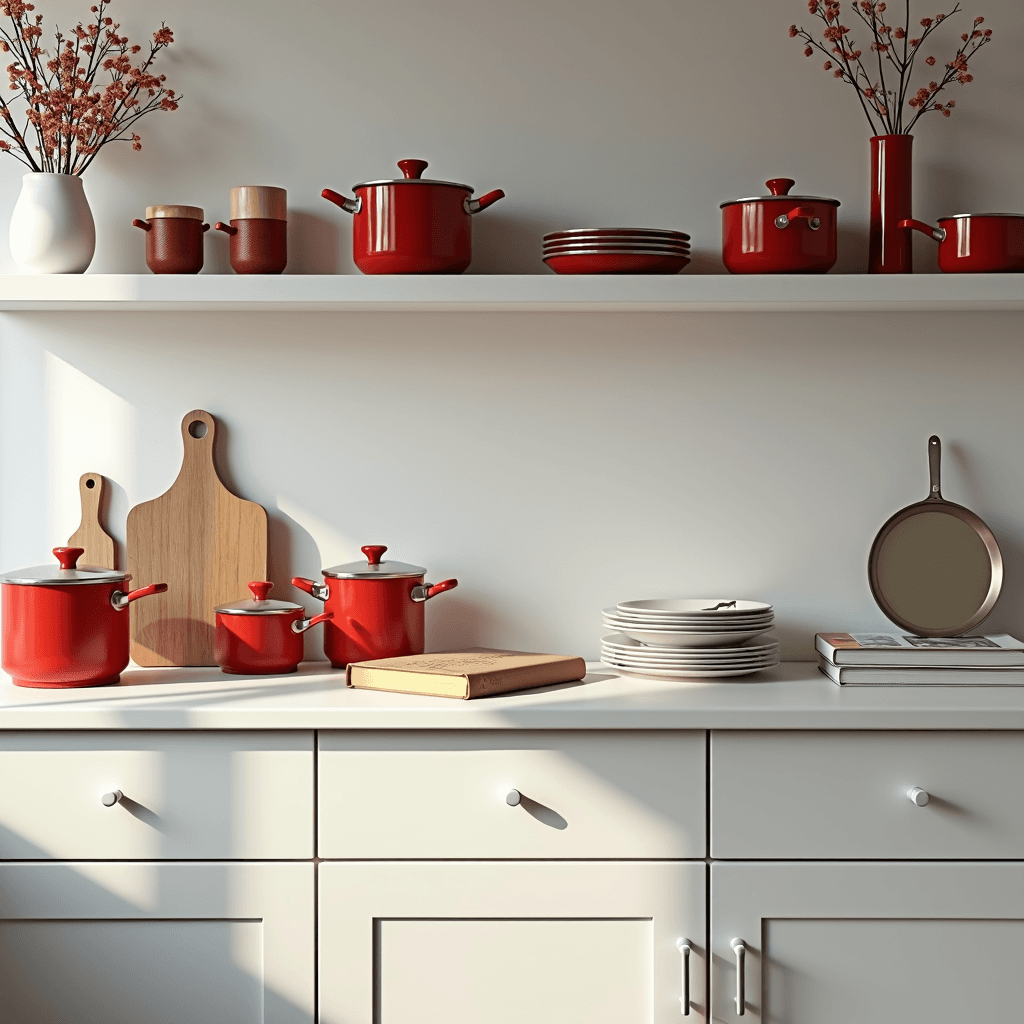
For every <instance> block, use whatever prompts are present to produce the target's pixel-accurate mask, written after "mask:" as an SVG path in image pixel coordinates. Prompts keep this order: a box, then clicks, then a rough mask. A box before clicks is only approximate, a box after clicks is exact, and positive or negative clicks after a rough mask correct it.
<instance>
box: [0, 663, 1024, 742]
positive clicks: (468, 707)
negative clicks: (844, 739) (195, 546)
mask: <svg viewBox="0 0 1024 1024" xmlns="http://www.w3.org/2000/svg"><path fill="white" fill-rule="evenodd" d="M588 668H589V672H588V674H587V677H586V679H585V680H583V681H582V682H580V683H568V684H564V685H561V686H549V687H544V688H542V689H537V690H528V691H525V692H523V693H516V694H506V695H501V696H497V697H489V698H484V699H478V700H471V701H461V700H451V699H448V698H444V697H411V696H406V695H404V694H395V693H380V692H376V691H370V690H351V689H348V688H346V686H345V682H344V675H343V673H341V672H336V671H333V670H330V669H328V668H327V667H326V663H323V662H307V663H304V664H303V665H302V666H300V668H299V671H298V673H296V674H294V675H288V676H268V677H264V678H256V677H245V678H243V677H239V676H227V675H222V674H220V673H219V672H215V670H211V669H205V668H197V669H186V668H168V669H151V668H147V669H139V668H132V669H129V670H128V671H126V672H125V673H124V674H123V675H122V677H121V683H120V685H118V686H107V687H95V688H87V689H81V690H34V689H27V688H23V687H17V686H14V685H13V684H12V683H11V681H10V679H9V678H6V677H0V730H6V729H1024V687H1020V686H980V687H979V686H965V687H950V686H900V687H839V686H836V685H835V684H834V683H832V682H830V681H829V680H828V679H826V678H825V677H824V676H823V675H821V673H820V672H819V671H818V669H817V666H816V664H815V663H813V662H786V663H784V664H783V665H781V666H780V667H778V668H775V669H771V670H769V671H767V672H761V673H758V674H757V675H753V676H746V677H741V678H739V679H735V680H715V681H710V680H709V681H707V682H678V681H673V680H661V679H643V678H639V677H630V676H620V675H618V674H617V673H616V672H614V671H613V670H611V669H609V668H607V667H605V666H604V665H601V664H600V663H592V664H590V665H589V666H588Z"/></svg>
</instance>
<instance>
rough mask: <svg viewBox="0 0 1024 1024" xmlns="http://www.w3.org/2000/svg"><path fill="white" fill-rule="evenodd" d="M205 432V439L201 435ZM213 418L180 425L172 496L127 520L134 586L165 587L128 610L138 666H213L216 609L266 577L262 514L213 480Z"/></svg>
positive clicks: (196, 413)
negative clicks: (156, 596)
mask: <svg viewBox="0 0 1024 1024" xmlns="http://www.w3.org/2000/svg"><path fill="white" fill-rule="evenodd" d="M203 426H205V428H206V431H205V435H204V436H201V437H197V436H196V435H197V434H201V433H202V428H203ZM216 433H217V424H216V421H215V420H214V418H213V417H212V416H211V415H210V414H209V413H208V412H204V411H203V410H202V409H195V410H193V411H192V412H190V413H188V414H187V415H186V416H185V418H184V419H183V420H182V421H181V436H182V440H183V442H184V447H185V454H184V458H183V459H182V463H181V470H180V472H179V473H178V478H177V479H176V480H175V481H174V483H173V484H172V485H171V488H170V490H168V491H167V492H166V493H165V494H163V495H161V496H160V497H159V498H155V499H154V500H153V501H147V502H145V503H143V504H142V505H136V506H135V508H133V509H132V510H131V512H129V513H128V571H129V572H130V573H131V574H132V586H133V587H142V586H146V585H147V584H150V583H166V584H167V593H166V594H164V595H163V597H161V598H159V599H156V600H150V601H135V602H133V603H132V605H131V653H132V658H133V659H134V661H135V662H136V664H139V665H145V666H154V665H213V664H215V661H214V635H215V626H216V615H215V614H214V609H215V608H216V607H217V606H218V605H221V604H227V603H230V602H232V601H241V600H243V599H244V598H246V597H248V596H249V589H248V584H249V581H250V580H265V579H266V578H267V513H266V511H265V509H264V508H263V507H262V506H261V505H257V504H256V503H255V502H252V501H245V500H243V499H242V498H239V497H237V496H235V495H234V494H232V493H231V492H230V491H229V490H228V489H227V488H226V487H225V486H224V484H223V483H221V480H220V477H218V476H217V470H216V468H215V467H214V463H213V444H214V438H215V436H216Z"/></svg>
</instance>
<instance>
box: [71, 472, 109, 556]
mask: <svg viewBox="0 0 1024 1024" xmlns="http://www.w3.org/2000/svg"><path fill="white" fill-rule="evenodd" d="M78 490H79V492H80V493H81V495H82V521H81V523H80V524H79V526H78V529H77V530H75V532H74V533H73V534H72V535H71V536H70V537H69V538H68V547H69V548H82V549H83V550H84V554H83V555H82V556H81V558H79V560H78V561H79V563H80V564H81V565H99V566H102V567H103V568H104V569H116V568H117V564H116V561H117V556H116V553H115V548H114V539H113V538H112V537H111V536H110V535H109V534H108V533H107V531H106V530H104V529H103V527H102V526H101V525H100V517H101V516H102V515H103V503H104V500H105V498H106V490H107V488H106V481H105V480H104V479H103V477H102V476H100V474H99V473H83V474H82V476H81V478H80V479H79V481H78Z"/></svg>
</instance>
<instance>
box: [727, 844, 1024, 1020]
mask: <svg viewBox="0 0 1024 1024" xmlns="http://www.w3.org/2000/svg"><path fill="white" fill-rule="evenodd" d="M711 908H712V909H711V950H712V966H711V1007H712V1014H713V1019H714V1020H715V1021H728V1022H736V1024H741V1022H742V1021H747V1022H749V1024H768V1022H773V1024H775V1022H778V1024H782V1022H785V1024H822V1022H826V1021H827V1022H828V1024H864V1022H865V1021H871V1024H907V1022H908V1021H913V1022H914V1024H963V1022H964V1021H993V1022H994V1021H1011V1020H1014V1021H1015V1020H1020V1019H1021V1002H1020V992H1019V988H1020V985H1019V973H1020V964H1021V962H1022V961H1024V865H1022V864H1011V863H995V864H994V863H956V864H941V863H925V864H921V863H898V864H896V863H857V864H848V863H833V864H822V863H809V864H808V863H803V864H786V863H774V864H770V863H756V862H755V863H746V864H720V863H716V864H713V865H712V867H711ZM737 939H738V940H740V941H741V942H742V943H743V944H744V946H745V947H746V951H745V953H744V955H743V960H744V961H745V963H744V970H743V972H742V979H743V982H744V985H743V987H744V989H745V991H744V997H745V998H744V1014H743V1016H742V1017H740V1015H739V1014H738V1013H737V995H738V992H737V983H738V980H739V979H740V977H741V975H740V972H739V971H738V969H737V968H738V961H739V957H738V955H737V951H736V950H735V949H734V948H733V942H734V940H737Z"/></svg>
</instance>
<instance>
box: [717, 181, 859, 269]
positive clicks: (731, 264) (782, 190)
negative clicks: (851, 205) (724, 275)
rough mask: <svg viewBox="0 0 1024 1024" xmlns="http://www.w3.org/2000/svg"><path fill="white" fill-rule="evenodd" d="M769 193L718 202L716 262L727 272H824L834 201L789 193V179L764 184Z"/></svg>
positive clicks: (832, 236)
mask: <svg viewBox="0 0 1024 1024" xmlns="http://www.w3.org/2000/svg"><path fill="white" fill-rule="evenodd" d="M765 184H766V185H767V186H768V191H769V192H770V193H771V195H767V196H759V197H757V198H754V199H733V200H730V201H729V202H727V203H722V260H723V262H724V263H725V266H726V269H727V270H729V272H730V273H732V274H824V273H827V272H828V271H829V270H831V269H832V267H834V266H835V263H836V258H837V250H836V210H837V209H838V207H839V200H838V199H822V198H820V197H819V196H791V195H790V194H789V190H790V189H791V188H792V187H793V186H794V185H795V184H796V182H795V181H794V180H793V179H792V178H771V179H770V180H769V181H767V182H765Z"/></svg>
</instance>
